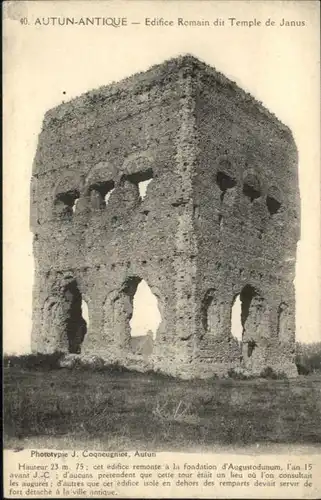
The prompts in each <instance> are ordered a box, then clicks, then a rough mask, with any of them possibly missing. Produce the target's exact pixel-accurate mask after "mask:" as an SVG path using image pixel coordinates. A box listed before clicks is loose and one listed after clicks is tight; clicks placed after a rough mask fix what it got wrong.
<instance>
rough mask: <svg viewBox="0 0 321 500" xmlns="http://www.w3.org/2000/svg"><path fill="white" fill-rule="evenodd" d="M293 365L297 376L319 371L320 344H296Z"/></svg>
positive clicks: (320, 368)
mask: <svg viewBox="0 0 321 500" xmlns="http://www.w3.org/2000/svg"><path fill="white" fill-rule="evenodd" d="M295 363H296V366H297V369H298V372H299V375H308V374H309V373H317V372H320V371H321V342H314V343H312V344H301V343H300V342H297V344H296V357H295Z"/></svg>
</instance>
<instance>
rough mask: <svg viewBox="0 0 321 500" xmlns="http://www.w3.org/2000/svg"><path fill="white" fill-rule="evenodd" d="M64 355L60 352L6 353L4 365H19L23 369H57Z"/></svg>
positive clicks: (6, 366) (7, 366) (8, 366)
mask: <svg viewBox="0 0 321 500" xmlns="http://www.w3.org/2000/svg"><path fill="white" fill-rule="evenodd" d="M62 356H63V354H62V353H60V352H55V353H53V354H40V353H37V354H24V355H21V356H10V355H5V356H4V358H3V366H4V367H5V368H10V367H17V368H22V369H23V370H57V369H58V368H59V361H60V359H61V358H62Z"/></svg>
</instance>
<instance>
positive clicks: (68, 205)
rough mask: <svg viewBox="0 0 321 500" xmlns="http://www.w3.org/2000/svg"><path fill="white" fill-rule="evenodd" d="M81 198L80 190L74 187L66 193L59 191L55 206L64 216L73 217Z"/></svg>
mask: <svg viewBox="0 0 321 500" xmlns="http://www.w3.org/2000/svg"><path fill="white" fill-rule="evenodd" d="M78 199H79V191H78V190H77V189H73V190H70V191H66V192H64V193H58V194H57V196H56V199H55V207H56V210H57V211H58V213H59V215H60V216H62V217H71V216H72V215H73V214H74V212H75V210H76V205H77V202H78Z"/></svg>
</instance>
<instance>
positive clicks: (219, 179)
mask: <svg viewBox="0 0 321 500" xmlns="http://www.w3.org/2000/svg"><path fill="white" fill-rule="evenodd" d="M216 183H217V185H218V187H219V188H220V190H221V202H223V199H224V196H225V193H226V191H227V190H228V189H232V188H234V187H235V186H236V180H235V179H233V177H232V176H231V175H229V174H227V173H226V172H221V171H219V172H217V174H216Z"/></svg>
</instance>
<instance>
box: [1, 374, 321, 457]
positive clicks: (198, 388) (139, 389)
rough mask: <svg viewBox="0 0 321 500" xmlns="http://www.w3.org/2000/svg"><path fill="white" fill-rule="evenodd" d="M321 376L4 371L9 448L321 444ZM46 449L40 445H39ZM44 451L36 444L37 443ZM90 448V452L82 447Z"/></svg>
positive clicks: (106, 448)
mask: <svg viewBox="0 0 321 500" xmlns="http://www.w3.org/2000/svg"><path fill="white" fill-rule="evenodd" d="M320 395H321V375H320V374H318V375H317V374H314V375H308V376H304V377H303V376H300V377H298V378H297V379H292V380H284V379H283V380H264V379H253V380H233V379H223V380H219V379H211V380H207V381H201V380H194V381H179V380H175V379H172V378H170V377H165V376H161V375H156V374H139V373H131V372H128V371H121V370H117V369H111V370H105V371H102V372H99V371H90V370H68V369H62V368H60V369H50V370H48V369H47V370H45V369H42V368H41V367H40V368H39V367H38V368H37V369H30V368H29V369H26V368H21V367H19V366H11V367H5V368H4V408H5V415H4V417H5V418H4V433H5V445H6V446H10V447H16V446H19V443H20V444H21V443H24V442H25V441H26V440H27V441H28V443H29V446H31V445H32V443H39V441H41V442H42V446H46V445H47V446H48V443H50V442H51V441H52V439H57V438H59V437H61V438H63V439H64V442H65V446H66V443H67V442H68V439H69V441H70V443H71V444H70V445H71V447H76V446H75V443H77V442H78V443H80V442H92V443H93V442H99V443H100V444H102V445H103V448H104V449H105V450H108V449H113V450H115V449H117V450H121V449H133V448H137V449H153V450H161V449H166V450H168V451H171V450H179V451H184V450H187V449H189V450H191V449H193V448H195V449H198V450H199V449H202V447H204V448H206V449H208V448H209V447H211V446H216V445H218V446H220V445H236V446H239V445H241V446H246V445H252V444H254V443H260V444H264V443H292V444H293V443H295V444H297V445H308V444H318V443H320V444H321V397H320ZM38 445H39V444H38ZM34 446H36V444H34ZM80 447H83V446H80Z"/></svg>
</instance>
